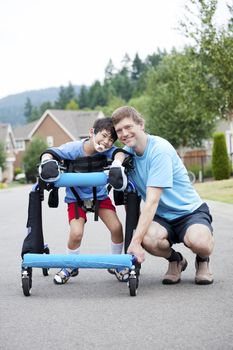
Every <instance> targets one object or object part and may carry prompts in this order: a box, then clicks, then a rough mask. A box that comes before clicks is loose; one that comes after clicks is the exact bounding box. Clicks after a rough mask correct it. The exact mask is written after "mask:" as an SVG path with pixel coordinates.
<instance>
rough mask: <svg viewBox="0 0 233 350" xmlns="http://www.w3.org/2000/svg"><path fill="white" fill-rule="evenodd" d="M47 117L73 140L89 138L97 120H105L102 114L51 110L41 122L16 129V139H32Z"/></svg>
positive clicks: (43, 116) (46, 112)
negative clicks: (89, 133)
mask: <svg viewBox="0 0 233 350" xmlns="http://www.w3.org/2000/svg"><path fill="white" fill-rule="evenodd" d="M47 116H50V117H51V118H52V119H53V120H54V121H55V122H56V123H57V124H58V125H59V126H60V127H61V128H62V129H63V130H64V131H65V132H66V133H67V135H69V136H70V137H71V139H73V140H76V139H79V138H80V137H86V136H88V132H89V129H90V128H91V127H92V125H93V124H94V122H95V120H96V119H98V118H104V114H103V113H102V112H95V111H94V112H87V111H69V110H67V111H66V110H58V109H50V110H47V111H45V112H44V114H43V115H42V117H41V118H40V119H39V120H37V121H35V122H32V123H29V124H27V125H24V126H22V127H18V128H16V129H14V134H15V137H16V138H17V139H19V138H22V139H25V140H26V139H31V137H32V136H33V134H34V133H35V132H36V130H37V129H38V128H39V126H40V125H41V123H42V122H43V120H44V119H45V118H46V117H47Z"/></svg>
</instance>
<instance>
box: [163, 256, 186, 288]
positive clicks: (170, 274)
mask: <svg viewBox="0 0 233 350" xmlns="http://www.w3.org/2000/svg"><path fill="white" fill-rule="evenodd" d="M181 257H182V259H181V260H180V261H177V260H175V261H170V262H169V265H168V270H167V272H166V274H165V276H164V278H163V281H162V282H163V284H175V283H179V282H180V276H181V272H182V271H184V270H185V269H186V267H187V265H188V263H187V260H186V259H185V258H184V257H183V256H181Z"/></svg>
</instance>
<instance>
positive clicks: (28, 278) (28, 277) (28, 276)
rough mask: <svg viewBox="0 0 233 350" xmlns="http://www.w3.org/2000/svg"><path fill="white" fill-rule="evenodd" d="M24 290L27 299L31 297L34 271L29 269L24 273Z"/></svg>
mask: <svg viewBox="0 0 233 350" xmlns="http://www.w3.org/2000/svg"><path fill="white" fill-rule="evenodd" d="M22 288H23V294H24V295H25V297H29V296H30V294H31V288H32V270H31V269H29V268H28V269H23V271H22Z"/></svg>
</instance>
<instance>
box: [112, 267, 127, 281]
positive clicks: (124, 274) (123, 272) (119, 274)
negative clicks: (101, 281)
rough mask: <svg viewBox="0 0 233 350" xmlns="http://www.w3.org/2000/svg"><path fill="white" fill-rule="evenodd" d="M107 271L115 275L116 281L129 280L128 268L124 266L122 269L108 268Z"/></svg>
mask: <svg viewBox="0 0 233 350" xmlns="http://www.w3.org/2000/svg"><path fill="white" fill-rule="evenodd" d="M108 272H109V273H111V275H115V276H116V278H117V279H118V281H120V282H128V280H129V269H128V268H125V269H123V270H120V271H119V270H118V269H108Z"/></svg>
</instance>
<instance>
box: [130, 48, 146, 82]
mask: <svg viewBox="0 0 233 350" xmlns="http://www.w3.org/2000/svg"><path fill="white" fill-rule="evenodd" d="M143 71H144V64H143V62H142V60H141V59H140V57H139V55H138V54H137V53H136V55H135V57H134V60H133V63H132V74H131V78H132V80H134V81H138V80H139V78H140V76H141V74H142V73H143Z"/></svg>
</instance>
